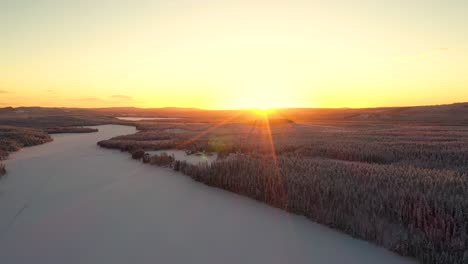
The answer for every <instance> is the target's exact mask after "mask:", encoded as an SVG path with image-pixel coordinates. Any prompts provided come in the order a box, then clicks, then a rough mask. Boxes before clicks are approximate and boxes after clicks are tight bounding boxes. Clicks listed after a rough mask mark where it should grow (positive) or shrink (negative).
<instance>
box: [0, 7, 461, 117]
mask: <svg viewBox="0 0 468 264" xmlns="http://www.w3.org/2000/svg"><path fill="white" fill-rule="evenodd" d="M8 2H9V1H6V2H3V1H2V2H0V36H2V41H1V42H0V58H1V60H0V106H22V105H25V106H31V105H40V106H66V107H102V106H139V107H165V106H179V107H199V108H208V109H211V108H221V109H226V108H268V107H372V106H401V105H425V104H442V103H452V102H461V101H468V72H467V69H468V34H466V32H467V26H466V25H468V18H467V16H466V13H467V12H468V4H467V2H466V1H445V2H441V1H411V3H407V1H399V0H397V1H392V2H391V3H388V2H389V1H381V3H378V2H379V1H370V0H362V1H356V2H355V3H353V4H349V3H346V2H345V3H343V2H342V1H337V0H336V1H333V0H332V1H299V0H291V1H261V0H252V1H244V0H239V1H219V0H218V1H214V0H198V1H195V0H174V1H166V2H161V1H149V0H138V1H131V3H130V1H123V0H115V1H107V0H103V1H96V2H99V3H95V1H88V0H81V1H60V2H57V1H52V0H37V1H24V2H23V1H11V2H10V3H8Z"/></svg>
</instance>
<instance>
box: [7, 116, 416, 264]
mask: <svg viewBox="0 0 468 264" xmlns="http://www.w3.org/2000/svg"><path fill="white" fill-rule="evenodd" d="M98 128H99V132H98V133H90V134H64V135H61V134H59V135H53V137H54V141H53V142H51V143H48V144H45V145H41V146H36V147H31V148H26V149H24V150H22V151H20V152H17V153H14V154H13V155H12V156H11V157H10V160H8V161H7V162H6V163H7V169H8V171H9V173H8V174H7V177H6V178H3V179H1V180H0V263H2V264H22V263H28V264H29V263H47V264H54V263H57V264H62V263H68V264H70V263H98V264H106V263H109V264H115V263H126V264H127V263H139V264H140V263H181V264H182V263H183V264H189V263H190V264H192V263H203V264H207V263H208V264H209V263H216V264H217V263H236V264H238V263H255V264H259V263H268V264H271V263H308V264H312V263H313V264H321V263H323V264H338V263H340V264H342V263H345V264H367V263H368V264H374V263H379V264H390V263H391V264H403V263H415V262H412V261H411V260H408V259H406V258H402V257H399V256H397V255H395V254H393V253H391V252H389V251H387V250H385V249H382V248H379V247H376V246H374V245H371V244H369V243H367V242H364V241H359V240H356V239H353V238H351V237H349V236H346V235H344V234H341V233H338V232H336V231H334V230H332V229H329V228H327V227H324V226H321V225H318V224H315V223H313V222H311V221H309V220H307V219H305V218H304V217H300V216H296V215H292V214H288V213H286V212H283V211H280V210H278V209H274V208H271V207H268V206H266V205H264V204H261V203H259V202H256V201H253V200H250V199H247V198H244V197H241V196H239V195H236V194H232V193H229V192H226V191H223V190H219V189H215V188H211V187H208V186H205V185H203V184H200V183H197V182H194V181H192V180H191V179H190V178H188V177H185V176H183V175H181V174H178V173H176V172H173V171H171V170H169V169H162V168H157V167H153V166H150V165H143V164H141V163H140V162H136V161H134V160H131V159H130V157H129V155H128V154H127V153H121V152H119V151H112V150H107V149H101V148H99V147H98V146H97V145H96V142H97V141H99V140H102V139H108V138H110V137H113V136H117V135H122V134H129V133H133V132H135V129H134V128H133V127H125V126H115V125H108V126H99V127H98Z"/></svg>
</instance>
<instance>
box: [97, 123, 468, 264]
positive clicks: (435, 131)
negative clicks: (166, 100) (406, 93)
mask: <svg viewBox="0 0 468 264" xmlns="http://www.w3.org/2000/svg"><path fill="white" fill-rule="evenodd" d="M137 127H138V128H139V129H140V131H139V132H137V133H136V134H133V135H126V136H119V137H116V138H112V139H110V140H104V141H101V142H99V143H98V144H99V145H100V146H102V147H107V148H118V149H121V150H122V151H129V152H130V153H133V154H134V155H133V157H134V158H136V159H141V160H142V161H143V162H145V163H149V164H152V165H159V166H166V167H167V166H169V167H171V168H172V169H174V170H177V171H180V172H182V173H183V174H185V175H187V176H189V177H191V178H192V179H194V180H196V181H199V182H202V183H204V184H207V185H210V186H213V187H218V188H222V189H225V190H228V191H231V192H235V193H238V194H241V195H244V196H247V197H250V198H252V199H255V200H258V201H261V202H263V203H266V204H269V205H271V206H274V207H277V208H281V209H283V210H286V211H289V212H292V213H295V214H300V215H304V216H306V217H307V218H309V219H311V220H313V221H315V222H317V223H321V224H324V225H327V226H330V227H333V228H335V229H337V230H340V231H342V232H344V233H347V234H349V235H351V236H353V237H356V238H360V239H364V240H367V241H371V242H373V243H375V244H378V245H380V246H383V247H385V248H387V249H390V250H392V251H394V252H397V253H399V254H401V255H404V256H411V257H415V258H417V259H418V260H420V261H421V262H422V263H430V264H435V263H447V264H448V263H451V264H454V263H459V264H461V263H468V128H467V127H465V126H444V125H434V124H426V125H424V124H410V123H407V124H401V123H400V124H399V123H391V122H386V123H385V122H368V123H362V122H361V123H357V122H348V123H347V122H341V123H338V122H314V123H302V122H301V123H295V122H279V123H278V122H269V121H268V120H266V121H265V120H260V119H259V120H253V121H251V122H226V123H221V124H206V123H205V124H200V123H194V124H193V126H192V125H191V124H190V123H184V124H178V123H175V124H155V123H153V124H140V125H138V126H137ZM160 149H185V150H193V151H201V152H217V153H218V157H219V158H218V160H217V161H215V162H213V163H211V164H208V163H200V164H198V165H193V164H188V163H187V162H184V161H179V160H175V159H174V158H173V157H171V156H169V155H165V154H160V155H153V156H151V157H147V156H146V157H145V155H144V151H145V150H160ZM135 153H139V154H135Z"/></svg>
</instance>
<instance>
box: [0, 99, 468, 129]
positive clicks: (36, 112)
mask: <svg viewBox="0 0 468 264" xmlns="http://www.w3.org/2000/svg"><path fill="white" fill-rule="evenodd" d="M119 116H138V117H178V118H182V119H183V118H190V119H192V120H194V119H195V120H199V121H201V122H203V121H207V122H209V121H235V120H240V121H242V120H246V119H252V118H254V119H255V117H252V112H251V111H249V110H203V109H197V108H178V107H165V108H136V107H115V108H113V107H110V108H46V107H17V108H13V107H6V108H0V124H2V123H9V122H6V121H7V120H12V119H22V118H40V117H57V118H58V119H60V118H62V119H63V118H65V117H74V118H80V119H90V118H91V119H93V120H94V119H95V118H98V120H99V121H103V122H108V121H109V120H113V119H114V118H115V117H119ZM269 116H270V118H272V119H287V120H291V121H294V122H311V121H320V122H322V121H334V122H335V121H340V122H403V123H428V124H450V125H468V103H456V104H447V105H433V106H413V107H378V108H288V109H276V110H273V111H271V112H270V113H269ZM2 121H3V122H2ZM98 123H100V122H98Z"/></svg>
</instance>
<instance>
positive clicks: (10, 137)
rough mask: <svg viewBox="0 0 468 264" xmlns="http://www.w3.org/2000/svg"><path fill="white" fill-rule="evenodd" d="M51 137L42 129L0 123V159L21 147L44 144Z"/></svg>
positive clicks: (50, 139)
mask: <svg viewBox="0 0 468 264" xmlns="http://www.w3.org/2000/svg"><path fill="white" fill-rule="evenodd" d="M50 141H52V138H51V137H50V136H49V135H48V134H47V133H46V132H44V131H43V130H40V129H32V128H20V127H12V126H1V125H0V159H5V158H7V157H8V154H9V153H10V152H14V151H18V150H19V149H21V148H22V147H28V146H34V145H40V144H44V143H46V142H50Z"/></svg>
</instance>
